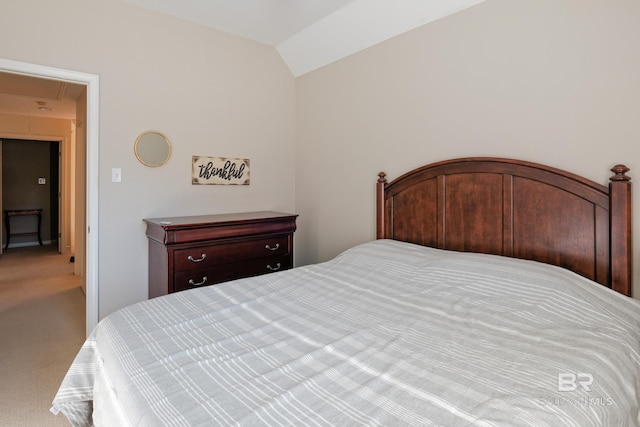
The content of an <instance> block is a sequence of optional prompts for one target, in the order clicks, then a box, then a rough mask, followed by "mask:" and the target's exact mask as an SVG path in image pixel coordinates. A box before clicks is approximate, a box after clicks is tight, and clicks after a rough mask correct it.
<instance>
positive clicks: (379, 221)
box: [376, 172, 387, 239]
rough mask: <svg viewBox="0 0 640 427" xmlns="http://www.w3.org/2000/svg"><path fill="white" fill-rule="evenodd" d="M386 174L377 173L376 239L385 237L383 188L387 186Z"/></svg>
mask: <svg viewBox="0 0 640 427" xmlns="http://www.w3.org/2000/svg"><path fill="white" fill-rule="evenodd" d="M386 176H387V174H386V173H384V172H380V173H379V174H378V183H377V187H376V239H385V238H386V237H387V236H386V233H385V229H386V224H385V215H384V189H385V187H386V186H387V178H386Z"/></svg>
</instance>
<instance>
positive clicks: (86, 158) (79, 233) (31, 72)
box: [0, 58, 99, 334]
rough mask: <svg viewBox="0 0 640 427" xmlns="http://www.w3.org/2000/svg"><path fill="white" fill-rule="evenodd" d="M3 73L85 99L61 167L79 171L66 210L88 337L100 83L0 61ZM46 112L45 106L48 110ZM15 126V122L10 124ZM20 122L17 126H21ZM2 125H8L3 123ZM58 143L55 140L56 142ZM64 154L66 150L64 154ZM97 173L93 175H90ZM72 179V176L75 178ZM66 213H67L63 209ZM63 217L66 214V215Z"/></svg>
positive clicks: (94, 293)
mask: <svg viewBox="0 0 640 427" xmlns="http://www.w3.org/2000/svg"><path fill="white" fill-rule="evenodd" d="M0 73H7V74H11V75H19V76H24V77H29V78H31V79H33V80H32V82H33V83H38V82H42V81H57V82H63V83H68V84H73V85H80V86H82V88H83V91H84V92H83V95H82V96H81V97H80V98H81V99H79V101H78V105H79V114H78V116H77V117H76V122H75V129H74V132H75V141H76V142H77V143H76V144H75V147H73V148H71V147H72V146H71V145H69V147H70V150H71V151H70V152H69V153H68V154H69V157H68V158H67V164H66V165H64V166H63V167H61V174H62V175H63V174H64V173H66V172H65V171H69V170H71V169H68V168H66V167H68V166H70V164H69V163H70V162H72V163H73V164H74V165H75V166H76V167H75V169H73V170H74V171H75V176H69V177H66V178H65V179H67V178H68V179H70V180H73V182H74V184H75V189H74V196H75V202H74V203H73V205H74V206H73V208H72V209H70V210H67V213H68V214H69V215H75V224H76V226H75V227H74V233H75V237H74V242H75V243H76V244H75V255H76V256H75V258H76V260H78V258H80V259H81V260H82V262H81V264H80V265H78V264H76V266H77V267H78V268H79V273H80V274H81V275H82V278H83V282H84V288H85V292H86V325H85V329H86V333H87V334H88V333H90V332H91V330H93V328H94V327H95V325H96V324H97V322H98V318H99V312H98V280H97V273H98V268H97V263H98V261H97V246H98V243H97V242H98V241H97V238H98V228H97V226H98V220H97V218H98V176H97V173H95V171H97V170H98V136H99V135H98V116H99V115H98V106H99V102H98V101H99V95H98V87H99V79H98V76H96V75H92V74H86V73H81V72H75V71H70V70H62V69H58V68H51V67H46V66H41V65H35V64H28V63H21V62H16V61H10V60H6V59H1V58H0ZM45 108H46V106H45ZM11 123H13V125H15V124H16V123H15V122H11ZM19 124H20V123H19V121H18V125H19ZM1 125H7V123H6V120H5V122H2V121H0V126H1ZM23 133H26V134H27V135H26V136H27V138H28V137H29V136H30V135H29V134H30V131H26V132H19V131H18V132H17V131H16V130H15V129H14V128H11V124H9V128H8V129H7V128H5V129H4V130H2V128H0V137H2V138H19V139H22V138H24V137H25V135H24V134H23ZM54 139H55V138H54ZM63 143H64V141H63ZM63 151H64V150H63ZM92 171H94V173H91V172H92ZM72 175H73V174H72ZM61 212H64V209H61ZM63 215H64V214H63Z"/></svg>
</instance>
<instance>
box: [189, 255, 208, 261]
mask: <svg viewBox="0 0 640 427" xmlns="http://www.w3.org/2000/svg"><path fill="white" fill-rule="evenodd" d="M206 257H207V254H202V256H201V257H200V258H198V259H195V258H194V257H192V256H191V255H189V256H188V257H187V259H188V260H189V261H191V262H202V261H204V259H205V258H206Z"/></svg>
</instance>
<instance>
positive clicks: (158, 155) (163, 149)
mask: <svg viewBox="0 0 640 427" xmlns="http://www.w3.org/2000/svg"><path fill="white" fill-rule="evenodd" d="M133 151H134V152H135V153H136V157H137V158H138V160H140V163H142V164H143V165H145V166H150V167H156V166H162V165H164V164H165V163H167V161H168V160H169V157H171V143H170V142H169V140H168V139H167V137H166V136H164V135H163V134H162V133H160V132H156V131H155V130H150V131H147V132H142V133H141V134H140V136H138V138H137V139H136V143H135V145H134V146H133Z"/></svg>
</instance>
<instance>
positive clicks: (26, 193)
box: [1, 139, 71, 253]
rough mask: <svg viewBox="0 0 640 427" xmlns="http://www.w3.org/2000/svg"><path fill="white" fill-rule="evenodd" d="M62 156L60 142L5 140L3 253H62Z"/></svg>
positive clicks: (2, 190) (3, 161)
mask: <svg viewBox="0 0 640 427" xmlns="http://www.w3.org/2000/svg"><path fill="white" fill-rule="evenodd" d="M59 154H60V143H59V142H58V141H38V140H20V139H3V141H2V183H3V186H2V189H1V193H2V207H3V212H4V214H5V221H4V222H5V224H4V226H5V230H4V231H5V233H4V236H3V242H2V244H3V248H4V249H3V250H4V251H6V250H7V249H8V248H9V247H13V248H15V247H23V246H34V245H37V244H39V245H40V246H42V245H51V246H54V247H55V248H56V250H57V251H58V252H59V253H63V248H62V247H61V246H62V245H61V241H60V238H59V237H60V236H61V232H60V228H61V227H60V223H59V220H60V217H61V215H60V212H59V208H60V202H59V198H60V197H61V195H62V188H61V187H60V179H59V169H60V167H59V164H60V160H59V159H60V155H59ZM70 225H71V224H66V225H65V228H68V227H69V226H70ZM7 227H8V228H7Z"/></svg>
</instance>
